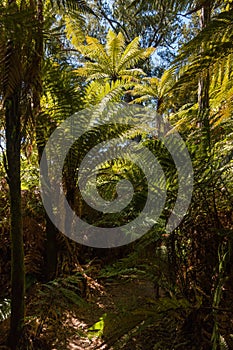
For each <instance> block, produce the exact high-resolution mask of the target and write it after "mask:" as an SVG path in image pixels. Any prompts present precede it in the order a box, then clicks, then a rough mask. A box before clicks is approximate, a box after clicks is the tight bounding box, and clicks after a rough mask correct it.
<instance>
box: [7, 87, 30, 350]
mask: <svg viewBox="0 0 233 350" xmlns="http://www.w3.org/2000/svg"><path fill="white" fill-rule="evenodd" d="M19 104H20V93H19V92H18V91H15V92H14V93H13V94H12V95H11V96H10V97H8V98H7V99H6V101H5V117H6V153H7V166H8V181H9V188H10V212H11V230H10V234H11V322H10V336H9V345H10V347H11V349H12V350H14V349H16V346H17V343H18V341H19V338H20V336H21V332H22V329H23V325H24V309H25V305H24V293H25V271H24V246H23V228H22V212H21V181H20V145H21V132H20V109H19Z"/></svg>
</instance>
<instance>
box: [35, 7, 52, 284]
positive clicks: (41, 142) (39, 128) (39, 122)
mask: <svg viewBox="0 0 233 350" xmlns="http://www.w3.org/2000/svg"><path fill="white" fill-rule="evenodd" d="M36 21H37V25H38V27H37V28H38V35H37V38H36V44H35V57H34V67H35V72H36V75H37V76H36V77H35V79H34V80H35V85H34V89H33V108H34V115H35V124H36V143H37V150H38V162H39V163H40V160H41V157H42V153H43V150H44V146H45V142H46V140H45V138H44V135H43V123H44V120H43V115H42V113H41V105H40V100H41V96H42V84H43V82H42V79H41V75H42V73H41V65H42V59H43V54H44V43H43V22H44V19H43V1H42V0H38V2H37V19H36ZM47 180H48V181H49V179H47ZM45 220H46V242H45V279H46V281H49V280H51V279H53V278H54V277H55V274H56V268H57V246H56V237H57V228H56V227H55V226H54V225H53V223H52V222H51V220H50V218H49V217H48V215H47V213H45Z"/></svg>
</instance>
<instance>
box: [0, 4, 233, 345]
mask: <svg viewBox="0 0 233 350" xmlns="http://www.w3.org/2000/svg"><path fill="white" fill-rule="evenodd" d="M0 33H1V34H0V173H1V177H0V189H1V192H0V213H1V216H0V274H1V281H0V283H1V285H0V321H1V324H0V349H11V350H15V349H23V350H24V349H35V350H39V349H56V350H59V349H62V350H64V349H85V348H86V349H127V350H130V349H148V350H149V349H151V350H156V349H157V350H158V349H161V350H170V349H181V350H182V349H190V350H191V349H195V350H207V349H211V350H218V349H222V350H223V349H224V350H226V349H233V311H232V303H233V284H232V279H233V264H232V263H233V254H232V249H233V235H232V234H233V225H232V219H233V211H232V208H233V194H232V193H233V160H232V156H233V117H232V116H233V64H232V63H233V44H232V43H233V1H232V0H220V1H211V0H210V1H201V0H200V1H198V0H196V1H192V2H191V1H186V0H183V1H182V0H180V1H175V0H174V1H173V0H172V1H166V0H163V1H162V0H153V1H151V0H149V1H142V0H126V1H121V0H116V1H102V0H97V1H84V0H80V1H79V0H62V1H60V0H53V1H52V0H0ZM112 102H117V103H123V104H124V106H125V105H134V104H139V105H140V106H144V107H149V108H151V109H152V110H153V111H154V112H155V115H157V126H156V128H155V130H153V131H152V132H151V133H147V132H146V133H145V130H143V127H140V128H138V129H136V128H130V125H127V120H126V122H125V125H123V124H122V125H121V124H119V125H114V124H111V125H109V126H104V127H99V128H98V127H94V128H93V129H92V130H91V131H88V132H87V133H85V134H83V135H82V137H81V138H80V139H79V140H77V142H75V143H74V144H73V146H72V147H71V149H70V151H69V153H68V155H67V157H66V160H65V163H64V169H63V188H64V192H65V194H66V198H67V201H68V203H69V205H70V206H71V208H72V209H73V210H74V211H75V212H76V214H77V215H78V216H79V217H81V218H82V219H83V220H85V221H87V222H89V223H90V224H92V225H95V226H97V227H114V226H121V225H122V224H126V223H128V222H130V221H132V220H133V219H134V218H135V217H137V215H140V212H141V211H142V209H143V207H144V205H145V202H146V197H147V193H148V183H147V182H146V180H145V176H144V174H143V172H142V169H140V168H139V167H138V166H137V165H135V164H133V163H131V162H129V161H128V160H125V159H122V158H117V159H113V160H111V161H108V162H105V163H104V164H103V166H102V169H101V170H100V172H99V174H98V176H97V189H98V191H99V193H100V195H101V196H102V197H103V198H104V199H106V200H109V201H112V200H114V199H115V198H116V196H117V192H116V185H117V183H118V181H119V180H121V179H126V180H129V181H130V182H131V183H132V185H133V188H134V196H133V199H132V201H131V202H130V204H129V205H128V206H127V208H126V210H122V211H121V212H119V213H110V214H108V215H106V214H103V213H101V212H98V211H96V210H93V208H91V207H90V206H89V205H87V203H85V201H84V199H83V198H82V196H81V194H80V191H79V187H78V169H79V165H80V164H81V162H82V159H83V158H84V156H85V154H86V153H88V152H89V151H90V150H91V149H92V148H93V147H94V146H95V145H98V144H99V143H101V142H103V141H104V140H106V139H107V140H109V139H111V138H114V137H121V136H124V137H126V136H127V137H128V138H129V139H131V140H136V142H137V143H138V144H141V145H142V146H143V147H147V148H148V149H149V150H150V151H151V152H152V153H153V154H154V155H155V157H156V158H157V159H158V161H159V163H160V165H161V167H162V169H163V172H164V174H165V176H166V191H167V198H166V202H165V206H164V208H163V211H162V213H161V216H160V218H159V220H157V221H156V222H155V224H154V225H153V227H152V228H151V229H150V230H149V231H148V232H147V233H146V234H145V235H144V236H142V237H141V238H140V239H137V240H135V241H134V242H132V243H130V244H128V245H125V246H120V247H118V248H108V249H107V248H93V247H89V246H85V245H81V244H78V243H77V242H75V241H74V240H71V239H70V238H68V237H67V236H65V235H64V234H63V233H62V232H59V230H58V229H57V228H56V227H55V226H54V225H53V223H52V221H51V220H50V217H49V216H48V214H47V213H46V211H45V209H44V207H43V204H42V200H41V195H40V185H39V178H40V176H39V175H40V172H39V164H40V160H41V157H42V154H43V150H44V147H45V145H46V142H47V141H48V139H49V137H50V135H51V134H52V132H53V131H54V130H55V129H56V128H57V127H58V126H59V125H60V124H61V123H62V122H63V121H65V120H66V119H67V118H69V117H70V116H71V115H73V114H74V113H75V112H80V111H82V110H83V109H85V108H94V109H95V110H96V111H98V106H100V105H101V106H102V107H101V108H103V107H104V106H107V105H108V104H109V103H112ZM96 115H97V116H98V113H97V114H96ZM166 122H169V124H170V125H171V126H172V128H170V129H169V130H167V135H170V134H171V133H174V132H179V134H180V135H181V137H182V138H183V140H184V141H185V144H186V147H187V149H188V151H189V154H190V157H191V160H192V166H193V171H194V176H193V177H194V188H193V193H192V200H191V203H190V206H189V209H188V212H187V213H186V215H185V216H184V218H183V220H182V222H181V223H180V225H179V226H178V227H177V228H175V229H174V230H173V231H172V232H170V233H168V232H167V231H166V225H167V222H168V220H169V217H170V215H171V213H173V209H174V205H175V201H176V197H177V194H178V190H179V181H178V180H179V179H178V174H177V169H176V166H175V163H174V160H173V159H172V156H171V154H170V153H169V151H168V150H167V149H166V147H165V145H164V144H163V142H162V138H161V137H160V132H161V129H160V128H163V125H165V123H166ZM84 123H85V120H84ZM165 131H166V130H165ZM165 131H164V130H163V134H164V133H165V138H166V132H165ZM48 186H49V183H48ZM175 214H176V213H175ZM178 214H179V213H178ZM132 234H133V233H132Z"/></svg>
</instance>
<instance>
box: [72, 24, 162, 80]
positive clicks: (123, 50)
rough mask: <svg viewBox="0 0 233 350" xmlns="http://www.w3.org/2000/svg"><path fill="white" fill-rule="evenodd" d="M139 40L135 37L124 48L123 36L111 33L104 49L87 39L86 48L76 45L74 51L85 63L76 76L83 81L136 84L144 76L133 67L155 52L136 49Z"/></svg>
mask: <svg viewBox="0 0 233 350" xmlns="http://www.w3.org/2000/svg"><path fill="white" fill-rule="evenodd" d="M139 40H140V38H139V37H136V38H135V39H134V40H133V41H132V42H131V43H130V44H128V45H126V43H125V39H124V36H123V34H122V33H121V32H120V33H118V34H116V33H114V32H113V31H112V30H110V31H109V32H108V34H107V42H106V44H105V45H102V44H101V43H100V42H99V41H98V39H96V38H93V37H90V36H87V37H86V44H80V45H77V47H76V48H77V50H78V51H79V52H80V53H81V54H82V55H83V56H84V57H85V58H86V59H87V60H88V61H87V62H85V64H84V66H83V67H81V68H78V69H77V71H76V72H77V73H78V75H80V76H83V77H85V78H87V81H90V80H98V81H106V80H107V81H110V82H115V81H117V80H121V81H128V82H129V81H138V79H139V78H140V77H141V76H143V75H145V73H144V72H143V70H142V69H140V68H136V66H137V64H138V63H139V62H140V61H143V60H145V59H147V58H149V56H150V55H151V54H152V53H153V52H154V50H155V49H154V48H153V47H149V48H148V49H143V48H140V43H139Z"/></svg>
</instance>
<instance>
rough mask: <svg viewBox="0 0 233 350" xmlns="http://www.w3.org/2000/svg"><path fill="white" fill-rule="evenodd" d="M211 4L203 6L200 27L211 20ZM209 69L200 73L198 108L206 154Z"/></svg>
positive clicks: (208, 139)
mask: <svg viewBox="0 0 233 350" xmlns="http://www.w3.org/2000/svg"><path fill="white" fill-rule="evenodd" d="M210 18H211V4H210V2H209V3H208V2H206V4H205V5H204V6H203V7H202V8H201V15H200V29H201V30H202V29H204V28H205V27H206V26H207V24H208V23H209V22H210ZM209 87H210V75H209V70H204V71H202V72H201V74H200V78H199V82H198V109H199V127H200V128H201V129H202V145H203V149H202V151H203V154H204V155H205V154H206V152H207V150H208V148H209V147H210V124H209V108H210V106H209V99H210V98H209Z"/></svg>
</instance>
